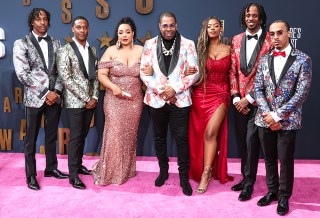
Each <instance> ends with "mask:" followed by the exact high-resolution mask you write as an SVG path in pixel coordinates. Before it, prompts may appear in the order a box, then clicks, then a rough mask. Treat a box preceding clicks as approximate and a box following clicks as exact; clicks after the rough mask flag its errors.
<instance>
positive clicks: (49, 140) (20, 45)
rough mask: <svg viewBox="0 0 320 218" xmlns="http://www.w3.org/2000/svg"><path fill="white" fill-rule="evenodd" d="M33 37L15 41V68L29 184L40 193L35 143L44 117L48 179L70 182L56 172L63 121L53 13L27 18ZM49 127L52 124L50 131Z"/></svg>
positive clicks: (37, 13) (33, 13)
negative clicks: (21, 87) (21, 90)
mask: <svg viewBox="0 0 320 218" xmlns="http://www.w3.org/2000/svg"><path fill="white" fill-rule="evenodd" d="M28 24H29V29H30V33H29V34H28V35H27V36H25V37H24V38H22V39H19V40H17V41H15V43H14V46H13V64H14V68H15V71H16V74H17V77H18V79H19V81H20V82H21V83H22V84H23V85H24V105H25V107H26V120H27V134H26V138H25V144H24V149H25V150H24V152H25V162H26V164H25V166H26V176H27V184H28V187H29V188H30V189H33V190H38V189H39V188H40V187H39V184H38V182H37V179H36V176H37V172H36V159H35V153H36V141H37V136H38V133H39V128H40V123H41V119H42V115H43V114H44V116H45V124H46V125H45V154H46V169H45V171H44V176H45V177H55V178H58V179H63V178H68V175H67V174H64V173H62V172H60V171H59V170H58V169H57V166H58V162H57V156H56V142H57V130H58V124H59V119H60V112H61V105H60V96H61V91H62V84H61V80H60V79H59V78H58V74H57V71H56V65H55V52H56V50H57V49H58V48H59V47H60V42H59V41H58V40H56V39H53V38H52V37H51V36H49V35H48V34H47V29H48V27H49V26H50V13H49V12H48V11H46V10H45V9H43V8H34V9H33V10H32V11H31V12H30V14H29V17H28ZM47 124H50V128H48V126H47Z"/></svg>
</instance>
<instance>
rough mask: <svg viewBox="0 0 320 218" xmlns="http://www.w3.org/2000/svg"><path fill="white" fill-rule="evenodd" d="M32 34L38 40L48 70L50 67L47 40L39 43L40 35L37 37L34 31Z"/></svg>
mask: <svg viewBox="0 0 320 218" xmlns="http://www.w3.org/2000/svg"><path fill="white" fill-rule="evenodd" d="M32 34H33V35H34V37H35V38H36V40H37V42H38V43H39V46H40V48H41V51H42V54H43V57H44V61H45V64H46V66H47V68H48V67H49V52H48V42H47V41H46V40H41V41H40V42H39V41H38V37H39V35H37V34H36V33H35V32H33V31H32ZM46 36H47V33H46V34H45V35H44V36H42V37H46Z"/></svg>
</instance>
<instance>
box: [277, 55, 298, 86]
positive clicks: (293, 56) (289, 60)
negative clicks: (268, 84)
mask: <svg viewBox="0 0 320 218" xmlns="http://www.w3.org/2000/svg"><path fill="white" fill-rule="evenodd" d="M292 50H293V49H292ZM295 60H296V56H295V55H292V53H290V55H289V57H288V59H287V61H286V63H285V65H284V67H283V69H282V71H281V74H280V77H279V80H278V83H279V82H280V81H281V79H282V78H283V76H284V75H285V74H286V73H287V71H288V69H289V68H290V67H291V65H292V64H293V62H294V61H295Z"/></svg>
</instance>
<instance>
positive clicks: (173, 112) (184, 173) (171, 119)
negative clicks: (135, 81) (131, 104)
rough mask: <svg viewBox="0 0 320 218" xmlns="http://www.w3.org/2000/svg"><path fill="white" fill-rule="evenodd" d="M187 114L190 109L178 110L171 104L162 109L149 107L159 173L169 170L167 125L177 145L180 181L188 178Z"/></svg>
mask: <svg viewBox="0 0 320 218" xmlns="http://www.w3.org/2000/svg"><path fill="white" fill-rule="evenodd" d="M189 112H190V107H184V108H179V107H177V106H176V105H172V104H170V105H169V104H165V105H164V106H163V107H162V108H152V107H150V114H151V118H152V121H153V129H154V137H155V148H156V154H157V158H158V162H159V167H160V173H161V172H168V169H169V163H168V162H169V159H168V155H167V132H168V124H169V125H170V129H171V131H172V135H173V137H174V139H175V142H176V144H177V156H178V166H179V168H178V169H179V176H180V180H188V178H189V177H188V170H189V162H190V160H189V141H188V137H189V135H188V128H189Z"/></svg>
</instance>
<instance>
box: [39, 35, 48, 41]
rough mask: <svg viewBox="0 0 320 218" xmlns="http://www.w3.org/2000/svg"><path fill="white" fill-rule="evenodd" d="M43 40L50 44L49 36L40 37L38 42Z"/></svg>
mask: <svg viewBox="0 0 320 218" xmlns="http://www.w3.org/2000/svg"><path fill="white" fill-rule="evenodd" d="M42 39H44V40H46V41H47V42H48V40H49V36H48V35H47V36H45V37H42V36H38V42H41V40H42Z"/></svg>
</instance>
